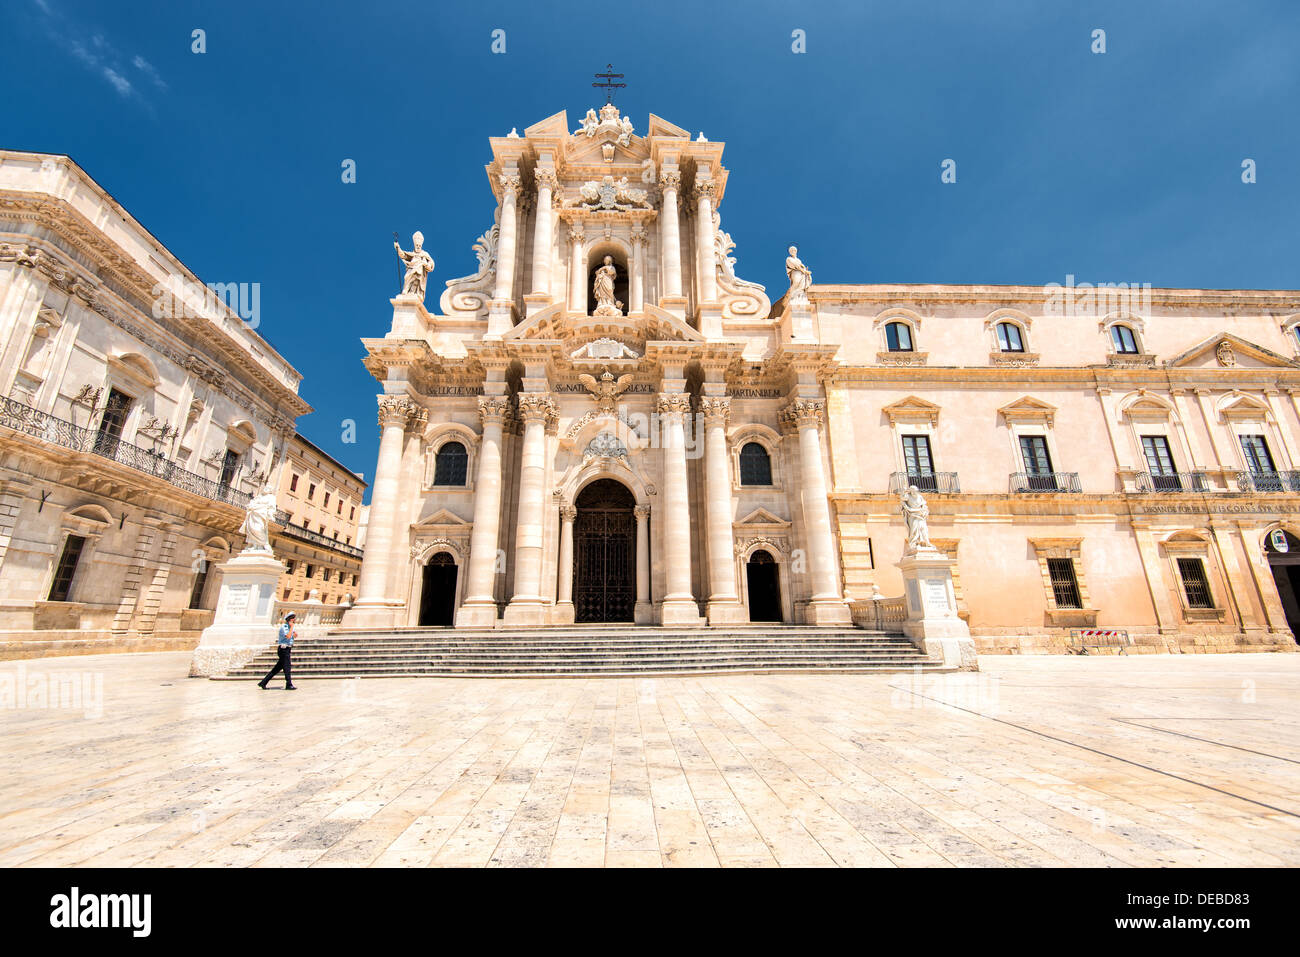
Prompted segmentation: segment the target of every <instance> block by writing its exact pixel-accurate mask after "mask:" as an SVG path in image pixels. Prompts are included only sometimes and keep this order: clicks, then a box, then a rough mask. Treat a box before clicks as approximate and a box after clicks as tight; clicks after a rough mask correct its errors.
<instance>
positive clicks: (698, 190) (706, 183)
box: [694, 179, 718, 205]
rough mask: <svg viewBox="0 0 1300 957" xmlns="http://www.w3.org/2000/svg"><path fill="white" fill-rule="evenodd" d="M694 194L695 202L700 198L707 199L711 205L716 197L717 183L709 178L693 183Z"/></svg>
mask: <svg viewBox="0 0 1300 957" xmlns="http://www.w3.org/2000/svg"><path fill="white" fill-rule="evenodd" d="M694 195H695V201H696V202H697V203H698V202H699V201H700V200H702V199H707V200H708V201H709V204H710V205H712V204H713V202H714V201H715V200H716V199H717V197H718V184H717V183H715V182H713V180H711V179H706V180H703V181H702V182H698V183H696V184H695V190H694Z"/></svg>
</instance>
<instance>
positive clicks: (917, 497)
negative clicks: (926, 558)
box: [902, 485, 934, 552]
mask: <svg viewBox="0 0 1300 957" xmlns="http://www.w3.org/2000/svg"><path fill="white" fill-rule="evenodd" d="M902 507H903V519H904V520H905V521H906V522H907V546H906V548H905V549H904V551H905V552H914V551H916V550H917V549H921V548H934V546H933V545H931V544H930V526H929V520H930V506H929V505H926V504H925V499H924V498H923V497H922V495H921V491H920V489H918V488H917V487H916V486H915V485H909V486H908V487H907V492H906V493H905V494H904V495H903V503H902Z"/></svg>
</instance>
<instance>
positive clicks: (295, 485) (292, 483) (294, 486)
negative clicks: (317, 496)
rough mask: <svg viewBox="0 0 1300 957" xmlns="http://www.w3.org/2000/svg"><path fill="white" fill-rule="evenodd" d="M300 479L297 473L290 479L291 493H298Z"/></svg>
mask: <svg viewBox="0 0 1300 957" xmlns="http://www.w3.org/2000/svg"><path fill="white" fill-rule="evenodd" d="M298 478H299V476H298V473H297V472H295V473H294V474H293V475H292V476H291V477H290V478H289V491H290V492H296V491H298Z"/></svg>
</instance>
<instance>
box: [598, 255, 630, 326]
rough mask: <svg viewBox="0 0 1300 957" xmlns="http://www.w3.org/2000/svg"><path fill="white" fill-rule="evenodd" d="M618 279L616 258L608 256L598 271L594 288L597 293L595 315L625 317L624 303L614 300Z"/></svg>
mask: <svg viewBox="0 0 1300 957" xmlns="http://www.w3.org/2000/svg"><path fill="white" fill-rule="evenodd" d="M617 277H618V269H617V267H615V265H614V257H613V256H606V257H605V263H604V265H602V266H601V267H600V268H599V269H597V270H596V281H595V284H594V286H593V291H594V292H595V293H596V311H595V313H594V315H597V316H621V315H623V303H621V302H619V301H618V300H617V299H615V298H614V280H615V279H616V278H617Z"/></svg>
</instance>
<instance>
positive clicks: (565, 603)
mask: <svg viewBox="0 0 1300 957" xmlns="http://www.w3.org/2000/svg"><path fill="white" fill-rule="evenodd" d="M577 517H578V510H577V509H576V508H574V507H573V506H572V505H561V506H560V570H559V577H558V578H557V580H556V583H555V584H556V589H555V604H556V608H555V617H556V621H558V622H571V621H573V520H574V519H575V518H577Z"/></svg>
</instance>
